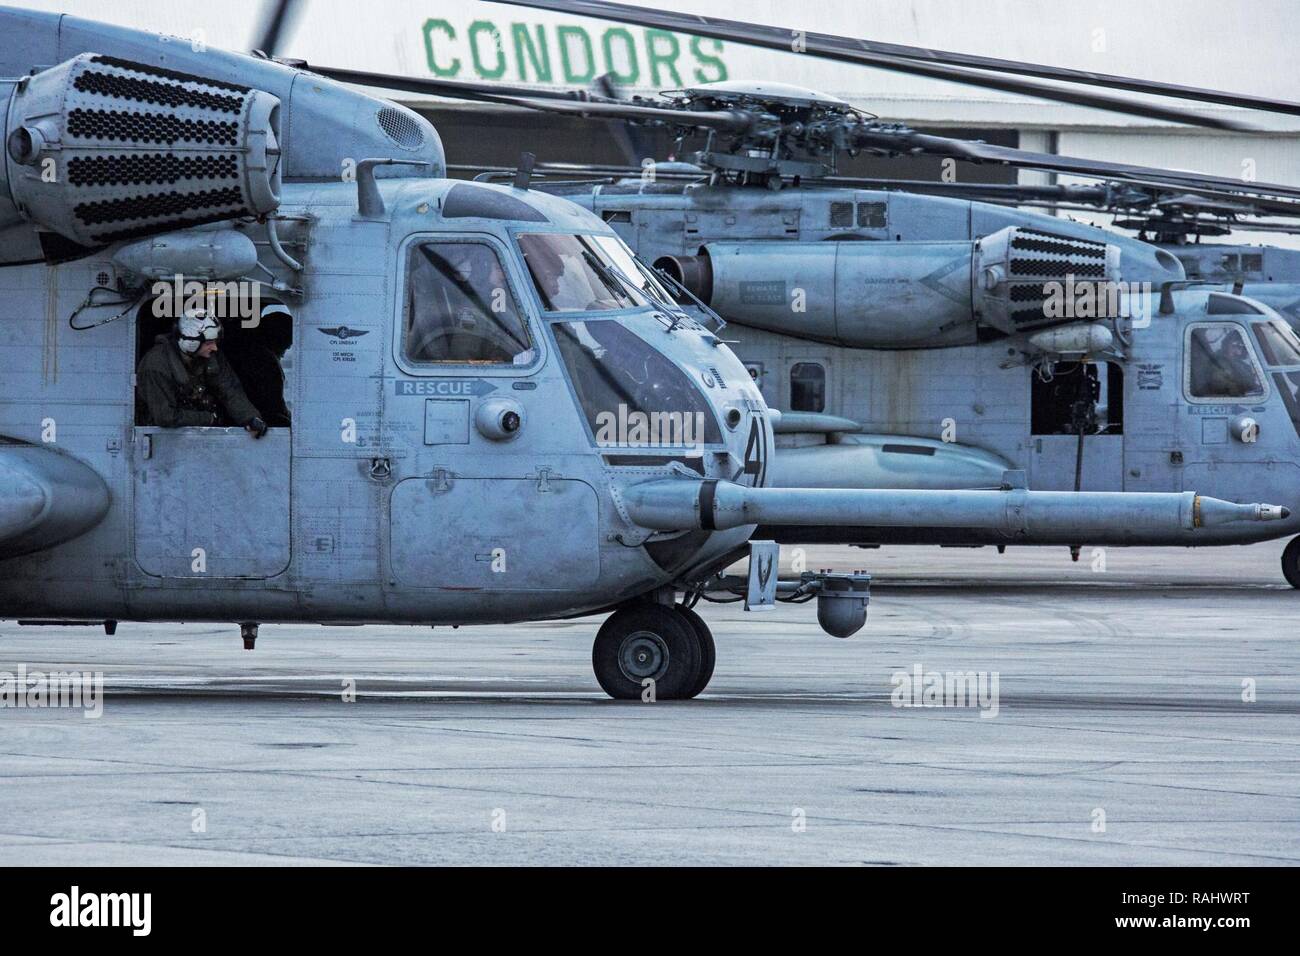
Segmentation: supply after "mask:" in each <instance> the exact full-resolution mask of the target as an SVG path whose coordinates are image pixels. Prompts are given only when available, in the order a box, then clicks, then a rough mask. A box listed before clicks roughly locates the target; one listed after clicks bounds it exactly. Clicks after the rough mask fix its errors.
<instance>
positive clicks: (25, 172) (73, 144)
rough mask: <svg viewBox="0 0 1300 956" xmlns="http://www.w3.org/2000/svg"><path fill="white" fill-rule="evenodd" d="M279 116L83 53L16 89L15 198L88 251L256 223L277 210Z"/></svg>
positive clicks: (200, 86)
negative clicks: (241, 221)
mask: <svg viewBox="0 0 1300 956" xmlns="http://www.w3.org/2000/svg"><path fill="white" fill-rule="evenodd" d="M279 113H280V101H279V99H277V98H276V97H274V96H272V95H270V94H269V93H264V92H262V91H260V90H254V89H250V88H248V87H244V86H239V85H236V84H233V83H226V82H222V81H219V80H212V79H207V78H205V77H201V76H195V75H191V74H188V73H181V72H178V71H176V70H166V69H162V68H159V67H154V66H148V65H146V64H142V63H134V62H132V61H130V60H122V59H117V58H115V57H109V56H101V55H99V54H94V53H86V54H82V55H81V56H78V57H75V58H74V59H72V60H69V61H67V62H66V63H63V64H60V65H59V66H56V67H52V68H51V69H48V70H45V71H44V72H41V73H38V74H36V75H35V76H33V77H30V78H29V79H26V80H24V81H23V83H22V84H21V85H20V86H19V88H18V91H17V92H16V94H15V96H14V102H13V107H12V109H11V111H10V114H9V115H10V126H9V129H8V131H7V134H6V137H5V145H6V153H7V154H8V155H7V157H6V158H7V162H8V164H9V165H8V170H7V172H8V179H9V186H10V191H11V194H12V195H13V198H14V201H15V203H16V204H17V205H18V208H19V210H20V212H22V214H23V215H24V216H26V217H27V218H29V219H31V220H32V221H34V222H36V223H37V224H39V225H41V226H43V227H44V228H47V229H50V230H52V231H54V232H57V233H59V234H60V235H62V236H64V237H65V238H68V239H71V240H73V241H74V242H77V243H80V244H81V245H83V246H101V245H106V244H108V243H112V242H117V241H119V240H123V239H133V238H138V237H141V236H147V235H153V234H156V233H160V232H170V231H172V230H175V229H184V228H187V227H189V226H195V225H200V224H202V223H208V222H218V221H221V220H227V219H236V218H240V217H243V216H261V215H264V214H266V213H269V212H271V211H273V210H274V209H275V208H276V207H277V206H278V205H279V202H280V138H279Z"/></svg>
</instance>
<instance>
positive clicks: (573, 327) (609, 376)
mask: <svg viewBox="0 0 1300 956" xmlns="http://www.w3.org/2000/svg"><path fill="white" fill-rule="evenodd" d="M551 328H552V329H554V331H555V342H556V345H557V346H558V347H559V352H560V356H561V358H563V359H564V364H565V366H566V367H567V368H568V370H569V377H570V379H571V380H572V382H573V390H574V392H575V393H577V397H578V404H579V405H580V406H581V407H582V411H583V414H584V415H585V416H586V419H587V423H588V424H589V425H590V426H591V432H592V435H593V436H594V437H595V439H596V444H598V445H602V446H632V447H648V446H663V445H668V446H683V445H708V444H717V443H719V442H721V441H722V433H721V430H720V429H719V428H718V423H717V419H716V418H715V417H714V415H713V412H712V410H711V409H710V407H709V403H708V402H707V401H706V400H705V398H704V396H703V395H701V394H700V391H699V389H698V388H696V387H695V385H694V384H692V382H691V380H690V378H689V377H688V376H687V375H686V373H685V372H683V371H682V370H681V369H680V368H678V367H677V366H676V365H674V364H673V363H672V362H671V361H669V360H668V359H667V358H666V357H664V355H663V354H661V353H660V352H658V351H656V350H655V349H654V348H652V347H651V346H650V344H649V343H648V342H646V341H645V340H643V339H642V338H641V337H640V336H638V335H637V334H636V333H635V332H633V331H632V330H630V329H628V328H626V327H625V326H624V325H622V324H621V323H619V322H616V321H614V320H612V319H605V320H600V321H587V322H581V321H578V322H557V323H555V324H554V325H552V326H551Z"/></svg>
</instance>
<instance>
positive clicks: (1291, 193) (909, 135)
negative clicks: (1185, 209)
mask: <svg viewBox="0 0 1300 956" xmlns="http://www.w3.org/2000/svg"><path fill="white" fill-rule="evenodd" d="M852 135H853V137H854V139H855V141H856V142H858V143H860V144H861V145H863V146H865V147H868V148H874V149H881V150H885V151H888V152H897V153H925V154H928V155H932V156H951V157H953V158H955V159H965V160H970V161H972V162H993V163H1000V164H1003V165H1006V166H1015V167H1016V168H1019V169H1040V170H1047V171H1049V172H1056V173H1073V174H1075V175H1079V176H1089V177H1095V178H1098V179H1117V180H1120V181H1122V182H1133V183H1140V184H1143V185H1165V186H1168V185H1176V186H1178V187H1179V188H1182V189H1190V190H1194V191H1201V190H1205V189H1213V190H1216V191H1218V192H1221V193H1229V194H1231V195H1233V196H1275V197H1285V198H1287V199H1300V188H1297V187H1295V186H1283V185H1280V184H1277V183H1261V182H1253V181H1246V180H1240V179H1227V178H1225V177H1222V176H1207V175H1205V174H1203V173H1194V172H1183V171H1181V170H1175V169H1161V168H1159V167H1153V166H1131V165H1129V164H1127V163H1112V162H1107V161H1105V160H1099V159H1082V158H1079V157H1077V156H1060V155H1057V154H1056V153H1037V152H1033V151H1031V150H1024V149H1015V148H1014V147H1011V146H995V145H992V144H990V143H981V142H976V141H973V140H964V139H952V138H950V137H947V136H932V135H930V134H928V133H918V132H916V131H915V130H909V129H890V128H888V127H873V126H867V125H864V126H863V127H860V128H859V129H857V130H855V131H854V132H853V134H852Z"/></svg>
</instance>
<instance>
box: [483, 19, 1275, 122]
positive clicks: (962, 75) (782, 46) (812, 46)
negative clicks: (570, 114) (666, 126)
mask: <svg viewBox="0 0 1300 956" xmlns="http://www.w3.org/2000/svg"><path fill="white" fill-rule="evenodd" d="M496 2H499V3H505V4H507V5H510V6H520V7H535V8H537V9H539V10H550V11H552V12H556V13H567V14H574V15H578V16H587V17H594V18H596V19H605V20H616V21H619V22H622V23H632V24H636V25H638V26H644V27H651V28H656V29H660V30H672V31H677V32H680V33H690V34H694V35H696V36H704V37H712V38H714V39H718V40H728V41H731V42H735V43H744V44H748V45H750V46H758V47H766V48H767V49H770V50H781V51H783V52H786V53H790V52H795V44H796V41H798V44H799V45H800V46H801V52H807V53H812V54H814V55H816V56H819V57H821V58H823V59H827V60H838V61H840V62H844V63H857V64H860V65H863V66H874V67H879V68H881V69H885V70H892V71H894V72H896V73H909V74H912V75H915V76H926V77H930V78H932V79H936V80H949V81H951V82H954V83H961V84H963V85H966V86H976V87H980V88H982V89H994V90H1002V91H1003V92H1007V93H1017V94H1021V95H1024V96H1034V97H1038V98H1040V99H1045V100H1053V101H1055V102H1058V103H1069V104H1071V105H1074V106H1087V107H1091V108H1093V109H1102V110H1111V111H1113V112H1117V113H1126V114H1128V115H1130V116H1142V117H1145V118H1147V119H1158V120H1163V121H1166V122H1175V123H1187V124H1190V125H1193V126H1203V127H1206V128H1208V129H1223V130H1235V131H1240V130H1251V129H1254V128H1255V127H1252V126H1248V125H1246V124H1244V123H1240V122H1238V121H1236V120H1230V119H1222V118H1219V117H1214V116H1207V115H1205V114H1202V113H1197V112H1195V111H1194V110H1187V109H1180V108H1178V107H1175V106H1158V105H1154V104H1147V103H1139V102H1135V101H1133V100H1127V99H1124V98H1122V97H1115V96H1108V95H1106V94H1104V93H1093V92H1088V91H1086V90H1074V89H1067V88H1064V87H1058V86H1051V85H1049V84H1044V83H1035V82H1033V81H1031V80H1022V79H1015V78H1012V77H1006V76H995V75H992V74H987V73H982V72H980V71H979V70H974V69H967V68H965V67H960V66H950V65H948V64H946V63H941V62H934V61H928V60H922V59H917V58H914V57H910V56H900V55H897V54H889V53H883V52H880V51H878V50H874V49H873V48H872V44H871V43H870V42H869V41H864V40H856V39H849V38H847V37H837V36H832V35H830V34H825V33H805V32H803V31H792V30H788V29H782V28H780V27H771V26H764V25H761V24H749V23H740V22H738V21H736V20H723V19H719V18H717V17H704V16H699V15H696V14H688V13H675V12H672V11H667V10H652V9H650V8H648V7H637V6H631V5H628V4H622V3H605V2H603V0H496Z"/></svg>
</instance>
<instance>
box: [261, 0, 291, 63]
mask: <svg viewBox="0 0 1300 956" xmlns="http://www.w3.org/2000/svg"><path fill="white" fill-rule="evenodd" d="M297 5H298V4H297V0H273V2H271V3H268V4H267V5H266V6H267V7H269V9H268V10H267V13H266V17H265V18H264V20H263V21H262V28H261V30H259V31H258V35H257V36H258V38H257V40H256V41H254V43H253V47H252V49H254V50H260V51H261V52H262V53H265V54H266V55H267V56H269V57H271V56H275V54H276V50H277V48H278V47H279V46H280V38H281V37H282V36H283V35H284V32H285V29H286V28H287V27H288V25H289V21H290V20H292V19H293V13H294V9H293V8H294V7H296V6H297Z"/></svg>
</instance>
